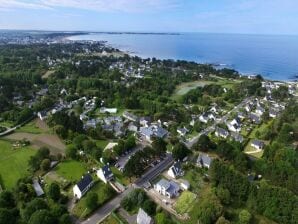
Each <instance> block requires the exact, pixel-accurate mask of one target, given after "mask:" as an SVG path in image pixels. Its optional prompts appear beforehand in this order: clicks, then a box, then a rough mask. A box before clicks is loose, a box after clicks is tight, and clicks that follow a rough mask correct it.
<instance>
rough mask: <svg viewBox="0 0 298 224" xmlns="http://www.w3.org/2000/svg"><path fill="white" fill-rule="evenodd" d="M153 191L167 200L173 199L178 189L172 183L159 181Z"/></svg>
mask: <svg viewBox="0 0 298 224" xmlns="http://www.w3.org/2000/svg"><path fill="white" fill-rule="evenodd" d="M154 190H156V191H157V192H158V193H159V194H161V195H163V196H166V197H168V198H174V197H177V196H178V195H179V191H180V187H179V185H178V184H177V183H175V182H174V181H168V180H166V179H161V180H160V181H158V182H157V183H156V184H154Z"/></svg>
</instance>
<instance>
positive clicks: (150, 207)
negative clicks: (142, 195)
mask: <svg viewBox="0 0 298 224" xmlns="http://www.w3.org/2000/svg"><path fill="white" fill-rule="evenodd" d="M142 209H144V211H145V212H146V213H147V214H148V215H154V214H155V211H156V204H155V203H154V202H153V201H151V200H149V199H148V200H146V201H145V202H144V203H143V205H142Z"/></svg>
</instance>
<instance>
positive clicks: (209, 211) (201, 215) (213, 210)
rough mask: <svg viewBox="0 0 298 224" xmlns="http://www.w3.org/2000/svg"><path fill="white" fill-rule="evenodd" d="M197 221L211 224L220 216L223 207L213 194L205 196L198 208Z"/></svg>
mask: <svg viewBox="0 0 298 224" xmlns="http://www.w3.org/2000/svg"><path fill="white" fill-rule="evenodd" d="M197 209H198V219H199V221H200V223H204V224H212V223H215V222H216V220H217V219H218V218H219V217H220V216H221V215H222V212H223V207H222V205H221V204H220V202H219V200H218V199H217V197H216V196H215V195H213V194H211V193H210V194H209V195H206V197H205V198H204V199H203V201H202V202H201V204H200V205H199V206H198V208H197Z"/></svg>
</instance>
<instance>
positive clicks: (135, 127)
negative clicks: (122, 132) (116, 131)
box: [127, 122, 139, 132]
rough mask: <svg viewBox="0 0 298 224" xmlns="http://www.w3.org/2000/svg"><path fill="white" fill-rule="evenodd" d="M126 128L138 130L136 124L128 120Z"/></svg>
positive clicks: (133, 130)
mask: <svg viewBox="0 0 298 224" xmlns="http://www.w3.org/2000/svg"><path fill="white" fill-rule="evenodd" d="M127 129H128V130H129V131H132V132H138V129H139V128H138V126H136V125H135V124H134V123H133V122H130V123H129V124H128V127H127Z"/></svg>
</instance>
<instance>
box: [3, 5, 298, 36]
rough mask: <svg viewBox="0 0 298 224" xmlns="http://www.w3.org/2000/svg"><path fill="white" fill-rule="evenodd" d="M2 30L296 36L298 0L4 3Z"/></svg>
mask: <svg viewBox="0 0 298 224" xmlns="http://www.w3.org/2000/svg"><path fill="white" fill-rule="evenodd" d="M0 29H30V30H57V31H58V30H59V31H60V30H63V31H134V32H212V33H253V34H294V35H298V0H0Z"/></svg>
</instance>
